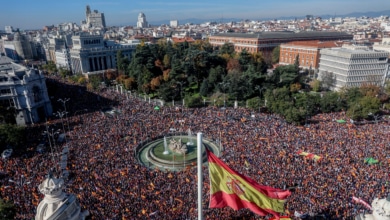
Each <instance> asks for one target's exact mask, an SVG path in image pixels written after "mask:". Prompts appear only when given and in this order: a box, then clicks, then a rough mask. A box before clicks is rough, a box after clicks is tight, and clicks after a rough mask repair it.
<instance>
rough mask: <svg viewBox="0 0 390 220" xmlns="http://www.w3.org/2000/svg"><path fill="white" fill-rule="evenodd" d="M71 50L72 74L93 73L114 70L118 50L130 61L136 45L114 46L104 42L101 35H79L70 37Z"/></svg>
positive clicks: (112, 43) (111, 43) (114, 44)
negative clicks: (71, 42)
mask: <svg viewBox="0 0 390 220" xmlns="http://www.w3.org/2000/svg"><path fill="white" fill-rule="evenodd" d="M72 41H73V48H72V49H71V50H70V59H71V66H72V72H73V73H74V74H77V73H83V74H86V73H93V72H99V71H100V72H101V71H104V70H107V69H115V68H116V66H117V65H116V61H117V59H116V55H117V52H118V51H119V50H120V51H122V54H123V56H125V57H126V58H128V59H130V58H131V54H132V52H133V51H134V50H135V48H136V45H132V44H126V45H122V44H116V43H114V42H109V41H105V40H104V39H103V35H100V34H90V33H79V34H77V35H74V36H73V37H72Z"/></svg>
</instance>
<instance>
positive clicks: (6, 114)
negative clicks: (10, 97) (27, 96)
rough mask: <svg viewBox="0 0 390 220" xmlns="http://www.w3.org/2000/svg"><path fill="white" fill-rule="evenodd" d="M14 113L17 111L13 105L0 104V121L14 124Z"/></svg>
mask: <svg viewBox="0 0 390 220" xmlns="http://www.w3.org/2000/svg"><path fill="white" fill-rule="evenodd" d="M16 114H17V112H16V109H15V108H14V107H9V106H8V107H6V106H2V105H0V123H6V124H16V119H15V116H16Z"/></svg>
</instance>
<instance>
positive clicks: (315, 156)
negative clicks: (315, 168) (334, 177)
mask: <svg viewBox="0 0 390 220" xmlns="http://www.w3.org/2000/svg"><path fill="white" fill-rule="evenodd" d="M297 154H298V155H301V156H304V157H307V158H309V159H312V160H314V161H316V162H317V161H319V160H321V157H320V156H318V155H316V154H312V153H308V152H305V151H302V150H300V151H298V152H297Z"/></svg>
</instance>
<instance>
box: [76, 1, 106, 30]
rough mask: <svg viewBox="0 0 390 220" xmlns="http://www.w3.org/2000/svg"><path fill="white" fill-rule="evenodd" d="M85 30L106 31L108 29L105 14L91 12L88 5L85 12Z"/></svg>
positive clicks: (95, 11)
mask: <svg viewBox="0 0 390 220" xmlns="http://www.w3.org/2000/svg"><path fill="white" fill-rule="evenodd" d="M85 17H86V20H85V22H82V23H84V24H85V28H87V29H90V28H91V29H100V30H104V29H105V28H106V18H105V17H104V13H100V12H99V11H98V10H93V11H91V8H90V7H89V5H87V7H86V10H85Z"/></svg>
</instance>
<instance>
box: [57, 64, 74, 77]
mask: <svg viewBox="0 0 390 220" xmlns="http://www.w3.org/2000/svg"><path fill="white" fill-rule="evenodd" d="M58 72H59V74H60V75H61V77H62V78H65V77H67V76H70V75H71V72H70V70H68V69H65V68H63V67H60V69H59V70H58Z"/></svg>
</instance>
